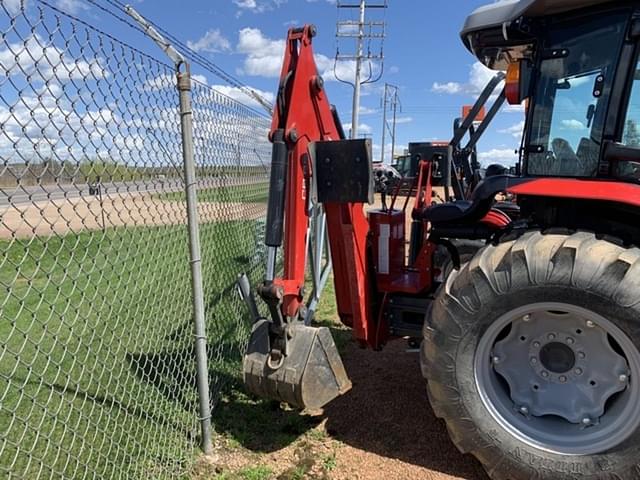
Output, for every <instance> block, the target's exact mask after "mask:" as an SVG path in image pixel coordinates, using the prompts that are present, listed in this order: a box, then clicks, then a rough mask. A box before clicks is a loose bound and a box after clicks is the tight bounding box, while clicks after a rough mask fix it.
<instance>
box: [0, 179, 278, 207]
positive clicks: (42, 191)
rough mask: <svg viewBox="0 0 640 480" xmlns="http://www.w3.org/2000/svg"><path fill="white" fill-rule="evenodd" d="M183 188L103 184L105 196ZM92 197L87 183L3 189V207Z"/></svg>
mask: <svg viewBox="0 0 640 480" xmlns="http://www.w3.org/2000/svg"><path fill="white" fill-rule="evenodd" d="M266 181H267V179H266V177H264V176H255V177H241V178H234V177H229V178H221V177H210V178H204V179H200V188H215V187H222V186H227V187H228V186H235V185H241V184H248V183H262V182H266ZM183 188H184V186H183V183H182V180H180V179H170V180H164V181H161V180H137V181H130V182H105V183H103V184H102V195H103V196H112V195H129V194H132V193H133V194H137V193H167V192H177V191H181V190H182V189H183ZM85 196H86V197H91V195H90V194H89V185H88V184H87V183H77V184H73V183H69V184H50V185H42V186H24V187H19V188H16V187H0V207H7V206H9V205H25V204H32V203H34V202H42V201H44V202H46V201H52V200H63V199H72V198H77V197H85Z"/></svg>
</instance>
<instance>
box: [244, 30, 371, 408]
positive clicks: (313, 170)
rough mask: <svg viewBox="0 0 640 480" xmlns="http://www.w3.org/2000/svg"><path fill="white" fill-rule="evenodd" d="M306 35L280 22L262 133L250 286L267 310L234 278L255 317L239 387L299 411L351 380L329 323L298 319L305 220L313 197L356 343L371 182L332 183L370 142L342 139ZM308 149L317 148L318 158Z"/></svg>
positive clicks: (361, 157) (366, 160)
mask: <svg viewBox="0 0 640 480" xmlns="http://www.w3.org/2000/svg"><path fill="white" fill-rule="evenodd" d="M314 35H315V27H313V26H310V25H307V26H305V27H303V28H294V29H291V30H289V34H288V38H287V44H286V51H285V55H284V64H283V68H282V73H281V76H280V84H279V88H278V95H277V101H276V105H275V109H274V115H273V120H272V126H271V132H270V137H269V138H270V140H271V142H272V144H273V152H272V165H271V179H270V185H269V203H268V212H267V226H266V233H265V244H266V246H267V268H266V275H265V279H264V282H263V283H262V284H261V285H259V286H258V288H257V293H258V295H259V296H260V297H261V298H262V300H263V301H264V303H265V304H266V306H267V307H268V310H269V318H263V317H259V314H258V313H257V310H258V309H257V308H254V307H253V306H252V305H253V302H252V301H251V300H250V299H249V297H250V296H251V294H250V292H248V287H247V285H248V282H246V281H245V282H244V288H242V286H241V291H243V296H245V300H247V304H248V305H249V307H250V308H249V309H250V311H252V312H253V313H252V315H253V316H254V317H255V318H254V324H253V328H252V333H251V338H250V340H249V346H248V350H247V353H246V355H245V357H244V361H243V374H244V381H245V384H246V386H247V389H248V390H249V391H250V392H252V393H254V394H256V395H258V396H260V397H266V398H271V399H275V400H280V401H283V402H287V403H289V404H290V405H292V406H295V407H299V408H303V409H308V410H317V409H320V408H322V407H323V406H324V405H326V404H327V403H328V402H330V401H331V400H333V399H334V398H336V397H337V396H339V395H341V394H343V393H345V392H346V391H348V390H349V389H350V388H351V382H350V381H349V379H348V377H347V374H346V371H345V368H344V366H343V364H342V360H341V359H340V354H339V353H338V349H337V348H336V345H335V343H334V341H333V338H332V337H331V333H330V331H329V329H328V328H324V327H322V328H316V327H312V326H309V325H307V324H306V323H305V322H306V321H307V320H308V317H309V316H308V315H307V314H306V310H307V306H306V305H305V303H304V302H305V298H304V297H305V295H304V288H305V278H306V267H307V265H308V264H309V263H310V261H309V259H308V258H307V254H308V250H309V248H308V245H309V244H308V242H309V237H310V228H309V225H310V217H311V212H312V211H313V209H314V208H316V207H317V206H318V205H319V203H318V202H320V203H322V207H323V208H324V211H325V213H326V218H327V231H328V236H329V244H330V247H331V254H332V259H333V265H334V272H335V282H336V293H337V295H336V296H337V303H338V310H339V313H340V316H341V319H342V321H343V322H344V323H346V324H348V325H350V326H353V327H354V331H355V332H356V333H357V334H359V335H360V339H361V340H362V341H364V342H366V341H367V337H366V334H367V332H369V331H370V330H371V329H370V328H367V327H366V326H363V325H367V323H366V322H367V318H368V317H367V315H368V312H367V309H368V307H367V305H368V302H369V295H368V291H367V289H366V288H363V286H364V285H366V278H367V272H366V268H367V267H366V260H365V257H366V237H367V233H368V223H367V220H366V217H365V215H364V211H363V204H362V201H367V199H369V198H370V194H369V184H370V183H371V182H370V179H369V178H367V175H366V173H364V174H363V177H364V178H363V179H362V180H361V181H360V182H359V187H358V185H351V184H345V185H343V187H342V188H341V187H340V186H339V185H332V183H336V184H337V183H340V182H338V180H344V178H346V177H345V174H348V173H349V172H350V171H352V170H351V169H350V167H349V165H348V162H354V165H355V164H359V165H364V166H365V168H364V169H363V168H362V167H360V170H364V171H365V172H366V168H367V167H368V168H369V170H370V163H371V158H370V157H371V155H370V144H367V143H363V142H362V141H353V143H352V141H349V140H344V139H343V137H344V133H343V130H342V127H341V126H340V123H339V120H338V118H337V115H336V114H335V111H334V110H333V109H332V107H331V106H330V104H329V103H328V100H327V97H326V95H325V91H324V83H323V81H322V78H321V77H320V76H319V74H318V71H317V68H316V65H315V61H314V57H313V50H312V47H311V42H312V38H313V36H314ZM327 144H329V147H334V148H335V147H336V146H338V147H339V148H337V151H338V152H342V153H344V152H351V153H350V154H348V155H347V156H346V157H345V155H344V154H343V155H342V156H339V155H334V154H333V153H331V152H329V153H326V154H325V153H322V152H323V151H325V150H326V148H324V149H323V148H322V146H323V145H325V146H326V145H327ZM336 144H337V145H336ZM317 146H319V147H317ZM329 150H331V148H329ZM316 151H320V152H321V155H322V159H318V161H316V160H315V158H314V157H315V155H316ZM345 162H347V163H345ZM323 175H325V176H323ZM347 176H348V175H347ZM318 179H322V182H323V184H322V185H318V181H319V180H318ZM354 186H355V187H358V188H355V190H357V191H358V192H359V195H358V198H357V199H355V198H349V196H348V194H347V195H344V192H348V191H349V190H352V189H353V187H354ZM327 189H328V190H327ZM327 191H331V192H338V193H340V192H341V191H342V192H343V193H342V194H341V195H339V196H338V197H332V196H331V195H323V193H327ZM357 202H360V203H357ZM280 248H282V256H281V257H282V261H281V262H280V261H279V258H280V256H279V255H278V250H279V249H280Z"/></svg>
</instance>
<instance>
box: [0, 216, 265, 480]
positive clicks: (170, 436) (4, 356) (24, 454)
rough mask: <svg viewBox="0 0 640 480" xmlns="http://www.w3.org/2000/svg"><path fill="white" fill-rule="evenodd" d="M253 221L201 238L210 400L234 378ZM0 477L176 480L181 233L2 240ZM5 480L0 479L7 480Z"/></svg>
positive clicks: (192, 448) (183, 424) (181, 372)
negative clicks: (240, 283)
mask: <svg viewBox="0 0 640 480" xmlns="http://www.w3.org/2000/svg"><path fill="white" fill-rule="evenodd" d="M259 229H260V227H259V225H258V224H257V223H256V222H240V221H238V222H227V223H211V224H207V225H203V226H201V239H202V241H201V243H202V248H203V271H204V278H205V301H206V308H207V312H208V317H207V327H208V334H209V339H210V342H209V343H210V348H209V361H210V368H211V370H210V372H211V375H210V376H211V388H212V393H213V394H214V395H215V394H217V393H218V392H220V391H221V390H222V388H223V387H224V386H225V385H228V382H229V381H231V380H233V379H234V378H237V365H238V364H237V361H238V359H239V358H240V355H241V352H242V351H243V349H244V345H245V342H246V338H247V334H248V327H247V325H246V324H245V322H244V319H245V312H244V306H243V305H242V303H241V302H240V300H239V299H238V298H237V295H236V294H235V293H234V288H233V284H234V280H235V276H236V274H237V273H238V272H240V271H249V272H253V280H255V276H256V275H257V274H258V271H259V267H258V266H259V265H261V264H262V259H261V258H259V255H257V254H256V251H255V250H256V249H255V242H256V238H258V236H259ZM0 251H1V252H2V256H1V257H0V289H1V291H2V293H0V477H2V478H6V477H9V478H11V475H14V476H15V478H36V477H38V475H42V476H43V477H51V478H62V477H64V478H84V477H85V475H86V476H90V477H93V476H96V477H119V478H170V477H171V478H174V477H176V476H181V475H184V474H185V472H188V471H189V469H190V468H191V465H192V464H193V462H194V460H195V458H196V456H197V455H198V449H197V442H198V435H199V428H198V422H197V394H196V389H195V365H194V356H193V346H192V345H193V327H192V303H191V283H190V282H191V277H190V267H189V262H188V243H187V235H186V230H185V228H184V227H178V226H170V227H166V226H165V227H157V228H120V229H111V230H107V231H106V232H87V233H82V234H79V235H76V234H70V235H67V236H64V237H51V238H33V239H30V240H21V241H13V242H7V241H0ZM3 472H4V473H3Z"/></svg>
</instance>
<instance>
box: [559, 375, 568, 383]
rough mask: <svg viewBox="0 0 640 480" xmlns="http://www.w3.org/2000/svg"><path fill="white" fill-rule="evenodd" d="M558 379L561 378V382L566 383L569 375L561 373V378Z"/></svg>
mask: <svg viewBox="0 0 640 480" xmlns="http://www.w3.org/2000/svg"><path fill="white" fill-rule="evenodd" d="M558 380H560V382H562V383H564V382H566V381H567V377H565V376H564V375H560V378H558Z"/></svg>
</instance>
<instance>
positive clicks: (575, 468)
mask: <svg viewBox="0 0 640 480" xmlns="http://www.w3.org/2000/svg"><path fill="white" fill-rule="evenodd" d="M315 35H316V29H315V28H314V27H313V26H310V25H308V26H305V27H303V28H294V29H291V30H289V32H288V38H287V42H286V51H285V55H284V65H283V68H282V74H281V77H280V83H279V87H278V93H277V101H276V105H275V109H274V115H273V123H272V129H271V132H270V140H271V142H272V143H273V158H272V167H271V180H270V193H269V202H268V219H267V228H266V239H265V243H266V246H267V266H266V276H265V279H264V282H262V283H261V284H260V285H258V286H257V293H258V295H259V296H260V297H261V299H262V301H263V302H265V304H266V306H265V309H264V310H263V311H264V312H267V311H268V314H267V315H265V316H260V314H259V311H262V310H260V309H258V308H256V305H255V303H254V301H253V299H252V296H251V289H249V288H246V287H247V285H246V281H245V288H244V289H243V290H244V292H245V296H246V300H247V302H248V304H249V305H250V306H251V311H252V312H253V316H254V317H255V318H254V320H255V323H254V324H253V329H252V334H251V338H250V340H249V345H248V350H247V353H246V355H245V357H244V360H243V373H244V380H245V383H246V385H247V388H248V390H250V391H251V392H253V393H255V394H257V395H259V396H262V397H266V398H272V399H277V400H280V401H284V402H287V403H289V404H290V405H292V406H295V407H299V408H306V409H308V410H317V409H320V408H321V407H322V406H324V405H325V404H327V403H328V402H330V401H331V400H332V399H334V398H336V397H337V396H339V395H341V394H344V393H346V392H347V391H348V390H349V389H350V388H351V383H350V381H349V378H348V376H347V372H346V371H345V368H344V365H343V363H342V360H341V358H340V355H339V353H338V351H337V349H336V346H335V344H334V341H333V339H332V337H331V334H330V331H329V330H328V329H327V328H323V327H322V328H318V327H314V326H312V322H311V321H310V320H311V316H312V315H309V312H308V305H307V303H306V301H305V279H306V278H307V277H306V268H307V266H308V265H307V264H311V263H313V262H311V261H310V260H309V258H308V255H307V252H308V243H309V241H310V239H309V236H310V233H309V221H310V213H309V212H310V211H311V209H312V207H313V208H315V206H318V205H321V206H322V208H323V210H324V215H326V228H327V236H328V241H329V246H330V251H331V258H332V262H333V275H334V278H333V280H334V284H335V294H336V302H337V310H338V314H339V317H340V320H341V321H342V323H344V324H345V325H346V326H348V327H350V328H351V329H352V332H353V337H354V339H355V341H357V342H358V343H359V344H360V345H361V346H362V347H365V348H371V349H373V350H379V349H382V348H383V347H384V345H385V344H386V343H388V342H389V341H391V340H393V339H397V338H407V337H408V338H411V339H415V338H418V337H419V338H420V339H421V347H420V352H421V353H420V364H421V368H422V372H423V374H424V377H425V378H426V381H427V392H428V398H429V400H430V402H431V406H432V407H433V410H434V412H435V413H436V415H437V416H438V417H440V418H442V419H443V420H444V421H445V422H446V425H447V429H448V431H449V433H450V436H451V440H452V441H453V443H455V445H456V446H457V447H458V449H459V450H460V451H461V452H463V453H470V454H472V455H474V456H475V457H476V458H477V459H478V460H479V461H480V462H481V463H482V465H483V466H484V467H485V469H486V471H487V472H488V475H489V476H490V477H491V478H493V479H496V480H523V479H530V478H536V479H541V480H562V479H577V478H581V479H589V480H595V479H616V480H631V479H639V478H640V350H639V347H640V249H638V248H637V245H640V131H639V128H640V126H639V125H638V122H640V65H639V52H640V4H639V3H638V2H628V1H604V0H572V1H568V0H506V1H502V2H494V3H492V4H490V5H487V6H486V7H482V8H480V9H478V10H476V11H475V12H473V13H472V14H471V15H470V16H469V17H468V19H467V21H466V23H465V25H464V28H463V30H462V34H461V37H462V41H463V43H464V45H465V46H466V48H467V49H468V50H469V51H470V52H471V54H473V55H474V56H475V57H476V58H477V59H478V60H479V61H480V62H482V63H483V64H484V65H486V66H487V67H489V68H491V69H493V70H495V71H496V72H497V74H498V75H499V78H500V80H503V79H504V81H503V82H502V83H501V84H500V85H501V88H502V90H501V92H500V93H499V95H498V96H497V100H496V101H497V102H499V101H500V99H502V98H504V99H506V101H507V102H508V103H510V104H512V105H524V107H523V109H524V111H525V114H526V122H525V128H524V135H523V138H522V143H521V147H520V150H519V152H520V157H519V158H520V159H519V166H518V168H517V171H516V172H515V173H505V172H501V171H499V170H496V171H494V172H487V174H486V175H485V176H484V178H482V179H481V180H479V181H478V182H476V184H475V185H473V186H472V188H471V189H465V188H461V185H460V179H462V178H464V177H465V172H464V171H461V170H464V169H466V168H473V165H466V164H465V162H464V161H457V160H456V158H454V157H455V155H453V152H452V149H451V148H449V149H448V152H447V155H429V153H428V150H424V151H422V152H420V151H419V150H420V149H418V150H417V151H416V153H415V154H416V155H420V158H419V164H418V165H419V171H418V173H417V175H416V177H415V179H414V180H413V184H412V188H411V189H408V193H406V194H405V195H403V196H399V195H396V194H395V193H391V194H389V195H388V197H389V198H388V201H385V202H384V204H383V206H382V208H377V209H376V208H372V207H368V208H365V205H366V204H371V203H372V201H373V183H374V178H373V173H372V158H371V143H370V140H366V139H351V140H347V139H345V136H344V132H343V129H342V127H341V124H340V120H339V117H338V115H337V113H336V111H335V109H334V108H332V106H331V105H330V103H329V101H328V99H327V94H326V90H325V88H324V84H323V81H322V78H321V77H320V76H319V74H318V71H317V69H316V66H315V63H314V57H313V51H312V42H313V38H314V36H315ZM492 98H496V96H495V95H494V96H493V97H492ZM477 113H478V112H476V111H473V109H472V111H470V112H469V115H467V117H466V118H465V119H464V120H463V122H462V123H463V124H465V125H467V126H468V125H470V124H471V123H472V122H473V120H474V119H475V117H476V114H477ZM467 173H469V172H467ZM471 173H474V172H471ZM436 186H441V187H444V189H445V191H446V192H449V194H448V195H447V198H446V199H444V201H442V202H433V201H432V196H433V189H434V187H436ZM465 190H466V191H465ZM505 195H506V196H508V198H511V201H510V202H508V204H507V205H501V204H500V202H498V201H497V198H502V197H503V196H505ZM402 197H406V198H402ZM409 197H413V201H412V202H409V201H408V199H409ZM407 205H411V208H410V209H409V207H408V206H407ZM408 216H410V219H409V218H408ZM409 220H410V221H409ZM407 225H409V226H407ZM407 230H408V231H407ZM468 242H475V244H476V245H478V244H479V246H478V247H476V248H475V249H474V250H472V251H469V250H464V248H466V247H465V245H468ZM407 243H408V248H407ZM245 280H246V279H245ZM415 441H424V442H428V441H429V440H428V439H424V440H421V439H415Z"/></svg>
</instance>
